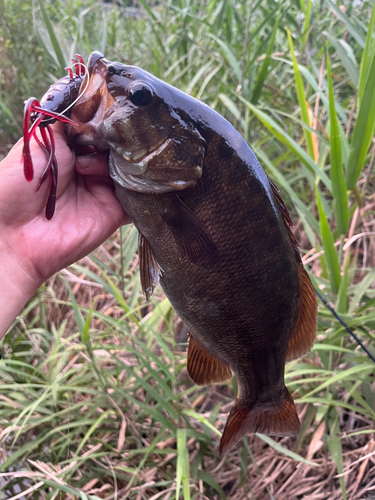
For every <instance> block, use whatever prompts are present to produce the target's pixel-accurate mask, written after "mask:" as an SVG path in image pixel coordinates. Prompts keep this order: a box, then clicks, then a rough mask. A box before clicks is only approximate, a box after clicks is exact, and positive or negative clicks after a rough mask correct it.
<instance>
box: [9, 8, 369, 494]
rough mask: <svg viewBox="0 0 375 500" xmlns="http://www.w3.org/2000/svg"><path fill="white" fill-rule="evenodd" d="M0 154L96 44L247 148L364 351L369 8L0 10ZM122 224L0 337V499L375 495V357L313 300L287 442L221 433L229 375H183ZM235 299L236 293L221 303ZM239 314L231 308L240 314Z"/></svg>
mask: <svg viewBox="0 0 375 500" xmlns="http://www.w3.org/2000/svg"><path fill="white" fill-rule="evenodd" d="M0 12H1V16H0V61H1V64H0V66H1V67H0V84H1V87H0V147H1V151H2V153H3V154H5V153H6V151H7V150H8V149H9V148H10V146H11V145H12V144H13V143H14V142H15V141H16V140H17V139H18V138H19V137H20V135H21V124H22V109H23V101H24V100H25V99H27V98H28V97H30V96H36V97H41V96H42V95H43V94H44V92H45V91H46V89H47V88H48V86H49V85H50V84H51V83H52V82H53V81H54V80H55V79H58V78H61V77H62V76H63V75H65V74H66V72H65V70H64V67H65V66H66V65H70V62H69V61H70V58H71V57H72V56H73V55H74V54H75V53H77V52H78V53H80V54H82V56H83V57H84V58H85V60H87V57H88V55H89V54H90V52H91V51H93V50H100V51H102V52H104V53H105V54H106V57H107V58H108V59H111V60H118V61H122V62H126V63H131V64H135V65H139V66H141V67H143V68H145V69H147V70H149V71H151V72H152V73H154V74H155V75H157V76H158V77H160V78H162V79H164V80H166V81H168V82H169V83H171V84H172V85H175V86H176V87H178V88H180V89H182V90H184V91H185V92H188V93H190V94H192V95H194V96H195V97H197V98H199V99H201V100H203V101H205V102H206V103H208V104H209V105H210V106H212V107H213V108H214V109H216V110H217V111H218V112H219V113H221V114H222V115H224V116H225V117H226V118H227V119H228V120H230V121H231V122H232V123H233V124H234V125H235V126H236V127H237V128H238V130H239V131H240V132H241V134H243V136H244V137H245V138H246V139H247V141H248V142H249V144H250V145H251V146H252V148H253V149H254V151H255V152H256V154H257V155H258V157H259V160H260V161H261V163H262V164H263V166H264V168H265V169H266V171H267V173H268V175H269V176H270V177H271V179H272V180H273V181H274V182H275V183H276V184H277V185H278V186H279V188H280V190H281V192H282V195H283V197H284V199H285V201H286V204H287V206H288V208H289V209H290V211H291V213H292V215H293V218H294V220H295V222H296V226H295V232H296V236H297V239H298V241H299V242H300V246H301V252H302V254H303V260H304V263H305V264H306V265H307V268H308V269H309V271H310V274H311V277H312V279H313V281H314V284H315V286H316V287H318V288H319V289H320V291H321V293H322V294H323V295H324V297H325V298H326V299H327V300H328V301H329V302H330V303H332V304H333V305H335V307H336V309H337V311H338V312H339V313H340V314H341V315H342V317H343V318H344V319H345V321H346V322H347V323H348V324H349V326H350V327H351V328H352V329H353V330H354V331H355V333H356V334H357V335H358V336H359V337H360V339H361V340H362V341H363V342H364V344H365V345H366V346H367V347H368V349H369V350H370V351H371V352H372V353H373V354H375V349H374V346H373V344H374V340H375V287H374V276H375V238H374V235H375V222H374V211H375V197H374V187H375V175H374V168H373V166H374V157H375V142H374V125H375V29H374V28H375V27H374V25H375V7H374V2H373V1H372V0H371V1H364V0H356V1H351V0H343V1H342V2H339V1H336V3H335V1H334V0H278V1H276V0H237V1H234V0H232V1H231V0H221V1H218V0H190V1H189V0H166V1H164V2H157V1H152V0H138V1H133V2H132V3H131V4H130V3H127V2H126V1H124V2H121V1H118V2H113V3H106V4H101V3H99V2H95V1H93V0H89V1H82V0H66V1H63V0H49V1H47V0H33V1H31V0H24V1H22V0H0ZM136 250H137V234H136V231H135V229H134V228H133V227H131V226H128V227H124V228H122V229H121V230H120V231H119V232H118V233H117V234H115V235H114V236H113V237H112V238H111V239H110V240H109V241H107V242H106V244H104V245H103V246H102V247H100V248H99V249H98V250H97V251H95V252H94V253H93V254H92V255H90V256H88V257H87V258H85V259H83V260H82V261H80V262H79V263H77V264H75V265H73V266H71V267H70V268H69V269H66V270H63V271H61V272H60V273H59V274H58V275H56V276H54V277H53V278H51V279H50V280H49V281H48V282H47V283H46V284H45V285H44V286H43V287H42V288H41V289H40V290H39V291H38V293H37V294H36V295H35V296H34V297H33V298H32V300H30V302H29V304H28V305H27V307H26V308H25V310H24V311H23V313H22V314H21V315H20V316H19V317H18V318H17V319H16V320H15V322H14V324H13V326H12V328H11V329H10V331H9V333H8V335H7V336H6V337H5V339H4V341H3V342H2V345H1V350H2V356H3V359H2V361H1V362H0V485H1V491H0V498H1V499H2V500H5V499H9V500H11V499H13V500H15V499H16V498H21V499H26V498H27V499H72V498H81V499H91V500H94V499H98V498H102V499H106V500H110V499H125V498H129V499H134V500H143V499H148V500H151V499H152V500H156V499H179V498H183V499H185V500H188V499H207V498H208V499H212V500H213V499H225V498H228V499H237V500H242V499H256V500H263V499H275V500H283V499H288V500H292V499H293V500H294V499H302V498H303V499H309V500H310V499H311V500H313V499H316V500H317V499H330V500H334V499H342V498H344V499H346V498H348V499H353V500H354V499H361V500H363V499H374V498H375V468H374V463H375V461H374V458H375V440H374V438H375V429H374V417H375V382H374V364H373V362H372V361H371V359H370V358H369V357H368V356H367V355H366V354H365V353H364V352H363V351H362V350H361V349H360V348H359V347H358V345H357V344H356V343H355V342H354V341H353V340H352V339H351V338H350V336H349V335H348V334H347V332H346V330H345V329H344V328H343V327H342V325H341V324H340V323H339V322H338V321H337V320H336V319H335V318H334V317H333V316H332V315H331V313H330V312H329V311H328V310H327V309H326V308H325V307H324V306H323V305H322V304H321V303H320V304H319V324H318V333H317V342H316V345H315V347H314V349H313V351H312V353H310V354H309V355H308V356H306V357H305V358H304V359H300V360H297V361H294V362H292V363H289V364H288V365H287V367H286V382H287V385H288V387H289V389H290V391H291V392H292V393H293V396H294V398H295V400H296V403H297V407H298V411H299V414H300V416H301V419H302V430H301V433H300V435H299V437H298V439H297V440H292V439H290V438H284V439H277V440H273V439H270V438H268V437H265V436H262V435H256V436H250V437H247V438H245V439H244V440H243V442H242V444H240V445H238V447H237V449H235V450H233V451H232V452H231V453H230V454H228V455H227V456H226V457H225V458H224V459H221V458H220V456H219V454H218V442H219V438H220V434H221V431H222V430H223V426H224V423H225V420H226V416H227V413H228V411H229V410H230V407H231V404H232V402H233V399H234V394H235V392H236V387H235V384H234V381H233V382H232V383H229V384H223V385H218V386H211V387H205V388H198V387H196V386H194V385H193V384H192V383H191V382H190V381H189V380H188V377H187V376H186V352H185V351H186V345H187V344H186V333H187V332H186V330H185V328H184V326H183V325H182V324H181V322H180V320H179V319H178V318H176V316H175V315H174V313H173V311H172V310H171V306H170V304H169V303H168V301H167V300H166V299H165V297H164V296H163V294H162V291H161V290H160V289H158V290H157V293H156V294H155V296H154V297H153V298H152V300H151V301H150V302H149V303H147V302H146V301H145V298H144V297H143V295H142V293H141V290H140V283H139V271H138V266H137V262H138V258H137V255H136ZM232 300H233V301H235V300H236V298H235V297H233V298H232ZM244 307H246V305H244Z"/></svg>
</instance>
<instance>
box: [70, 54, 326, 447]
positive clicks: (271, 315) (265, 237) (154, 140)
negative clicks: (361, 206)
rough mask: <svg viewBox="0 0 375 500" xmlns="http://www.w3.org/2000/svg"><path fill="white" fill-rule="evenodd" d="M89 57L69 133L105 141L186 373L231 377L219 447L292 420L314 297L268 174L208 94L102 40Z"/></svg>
mask: <svg viewBox="0 0 375 500" xmlns="http://www.w3.org/2000/svg"><path fill="white" fill-rule="evenodd" d="M87 67H88V71H87V73H86V79H85V81H84V82H83V84H82V87H83V88H84V89H85V90H84V91H82V94H81V98H80V100H79V101H78V103H76V104H75V106H74V108H73V110H72V114H71V119H72V120H73V121H74V122H76V123H77V124H78V125H77V126H72V125H69V124H68V125H67V131H68V137H69V140H70V142H71V143H73V144H75V145H78V146H82V147H83V146H93V145H94V146H95V147H96V148H97V149H99V150H109V170H110V175H111V177H112V179H113V182H114V185H115V188H116V194H117V197H118V200H119V201H120V203H121V205H122V207H123V208H124V210H125V211H126V213H127V214H128V215H129V217H130V218H131V220H132V222H133V223H134V225H135V226H136V228H137V229H138V232H139V240H138V254H139V264H140V277H141V284H142V289H143V291H144V293H145V295H146V298H147V299H149V298H150V296H151V295H152V293H153V291H154V289H155V287H156V286H157V284H158V283H160V285H161V287H162V289H163V290H164V292H165V294H166V296H167V297H168V299H169V301H170V303H171V304H172V306H173V308H174V310H175V311H176V313H177V314H178V315H179V317H180V318H181V320H182V321H183V322H184V323H185V324H186V325H187V327H188V329H189V344H188V350H187V371H188V373H189V376H190V378H191V379H192V381H193V382H194V383H196V384H198V385H206V384H213V383H223V382H225V381H227V380H230V379H231V378H232V377H233V376H234V377H235V378H236V381H237V386H238V394H237V397H236V399H235V402H234V405H233V407H232V410H231V411H230V414H229V417H228V420H227V423H226V425H225V428H224V432H223V435H222V438H221V442H220V448H219V451H220V453H221V455H225V454H226V453H228V452H229V450H230V449H231V448H233V447H234V446H235V445H236V444H237V443H238V442H239V441H240V440H241V439H242V438H243V437H244V436H246V435H247V434H249V433H264V434H267V435H276V436H293V435H296V434H298V432H299V429H300V422H299V418H298V415H297V412H296V407H295V404H294V401H293V398H292V396H291V394H290V393H289V391H288V389H287V388H286V386H285V381H284V370H285V363H286V362H287V361H290V360H292V359H296V358H298V357H300V356H302V355H304V354H306V353H307V352H308V351H309V350H310V349H311V347H312V345H313V343H314V340H315V333H316V324H317V302H316V297H315V293H314V289H313V286H312V283H311V281H310V278H309V276H308V274H307V272H306V270H305V269H304V267H303V265H302V262H301V257H300V254H299V251H298V247H297V242H296V239H295V237H294V235H293V232H292V220H291V218H290V215H289V213H288V210H287V208H286V206H285V204H284V202H283V200H282V198H281V195H280V193H279V191H278V189H277V187H276V186H275V185H274V184H273V182H271V181H270V179H269V178H268V177H267V175H266V173H265V171H264V170H263V168H262V166H261V165H260V163H259V161H258V160H257V158H256V156H255V154H254V152H253V151H252V149H251V148H250V146H249V145H248V144H247V143H246V141H245V139H244V138H243V137H242V136H241V134H240V133H239V132H238V131H237V130H236V129H235V128H234V127H233V126H232V125H231V124H230V123H229V122H228V121H227V120H226V119H225V118H223V117H222V116H220V115H219V114H218V113H216V111H214V110H213V109H211V108H210V107H209V106H207V105H206V104H204V103H203V102H201V101H199V100H197V99H195V98H193V97H191V96H189V95H187V94H185V93H184V92H182V91H180V90H178V89H176V88H175V87H173V86H171V85H169V84H167V83H165V82H164V81H162V80H160V79H158V78H157V77H155V76H153V75H152V74H150V73H148V72H147V71H145V70H143V69H141V68H139V67H136V66H129V65H125V64H122V63H120V62H110V61H108V60H107V59H105V58H104V56H103V55H102V54H101V53H99V52H94V53H93V54H91V56H90V58H89V61H88V65H87Z"/></svg>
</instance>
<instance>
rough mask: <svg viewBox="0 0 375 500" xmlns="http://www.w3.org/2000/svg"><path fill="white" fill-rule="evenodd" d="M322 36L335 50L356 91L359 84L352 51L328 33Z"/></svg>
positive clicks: (346, 44)
mask: <svg viewBox="0 0 375 500" xmlns="http://www.w3.org/2000/svg"><path fill="white" fill-rule="evenodd" d="M324 34H325V36H326V37H327V38H328V39H329V41H330V42H331V44H332V45H333V47H334V48H335V50H336V52H337V55H338V56H339V58H340V59H341V62H342V65H343V66H344V68H345V70H346V72H347V73H348V76H349V78H350V80H351V82H352V83H353V86H354V88H355V89H357V88H358V82H359V70H358V64H357V60H356V58H355V55H354V52H353V49H352V48H351V47H350V45H349V44H348V43H347V42H346V41H345V40H339V39H337V38H335V37H333V36H331V35H330V34H329V33H324Z"/></svg>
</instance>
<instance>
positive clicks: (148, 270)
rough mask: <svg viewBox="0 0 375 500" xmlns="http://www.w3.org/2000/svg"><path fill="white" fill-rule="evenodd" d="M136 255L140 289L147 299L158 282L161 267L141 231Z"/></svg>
mask: <svg viewBox="0 0 375 500" xmlns="http://www.w3.org/2000/svg"><path fill="white" fill-rule="evenodd" d="M138 257H139V270H140V274H141V285H142V290H143V293H144V294H145V295H146V299H147V300H149V299H150V297H151V295H152V293H153V291H154V289H155V287H156V285H157V284H158V283H159V278H160V275H161V273H162V269H161V267H160V266H159V264H158V262H157V260H156V259H155V257H154V254H153V253H152V250H151V247H150V245H149V243H148V241H147V240H146V238H145V237H144V236H143V234H142V233H138Z"/></svg>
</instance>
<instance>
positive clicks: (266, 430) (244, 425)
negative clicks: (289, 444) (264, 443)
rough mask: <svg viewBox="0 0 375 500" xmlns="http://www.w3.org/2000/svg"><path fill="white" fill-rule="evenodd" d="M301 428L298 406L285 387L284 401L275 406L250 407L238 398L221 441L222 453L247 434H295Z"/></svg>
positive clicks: (226, 451)
mask: <svg viewBox="0 0 375 500" xmlns="http://www.w3.org/2000/svg"><path fill="white" fill-rule="evenodd" d="M299 429H300V422H299V419H298V416H297V412H296V407H295V406H294V401H293V398H292V396H291V395H290V394H289V391H288V389H287V388H286V387H285V389H284V395H283V399H282V401H281V402H280V403H279V404H277V405H274V406H268V407H263V408H255V409H248V408H246V407H245V406H244V405H243V404H242V403H241V401H239V400H236V402H235V404H234V407H233V408H232V411H231V412H230V414H229V417H228V421H227V425H226V426H225V429H224V433H223V436H222V438H221V441H220V454H221V455H225V454H226V453H228V451H229V450H230V449H231V448H232V447H233V446H234V445H236V444H237V443H238V441H239V440H240V439H242V438H243V437H244V436H246V434H249V433H252V432H260V433H262V434H271V435H276V436H295V435H296V434H298V432H299Z"/></svg>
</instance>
